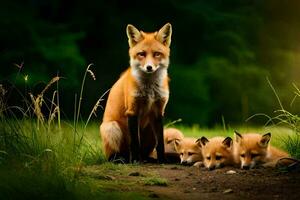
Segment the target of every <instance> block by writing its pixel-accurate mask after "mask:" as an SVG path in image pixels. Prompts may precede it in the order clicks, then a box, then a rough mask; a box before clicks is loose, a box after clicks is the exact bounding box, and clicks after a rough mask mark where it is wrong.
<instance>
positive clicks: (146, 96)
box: [132, 69, 169, 114]
mask: <svg viewBox="0 0 300 200" xmlns="http://www.w3.org/2000/svg"><path fill="white" fill-rule="evenodd" d="M133 75H134V77H135V78H136V80H137V83H138V87H137V89H136V90H135V91H133V94H132V95H133V96H134V97H136V98H142V99H143V100H144V101H145V105H144V109H143V110H144V112H145V111H149V110H150V109H151V107H152V106H153V104H154V103H155V102H156V101H159V100H161V99H163V98H165V99H168V97H169V91H168V90H167V89H165V88H164V87H163V83H164V80H165V78H167V70H166V69H159V70H157V71H156V72H154V73H153V74H145V73H144V72H141V71H134V72H133ZM144 114H145V113H144Z"/></svg>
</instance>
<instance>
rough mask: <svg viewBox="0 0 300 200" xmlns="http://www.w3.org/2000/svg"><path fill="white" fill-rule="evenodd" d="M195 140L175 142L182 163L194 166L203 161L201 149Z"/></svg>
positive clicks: (186, 139)
mask: <svg viewBox="0 0 300 200" xmlns="http://www.w3.org/2000/svg"><path fill="white" fill-rule="evenodd" d="M196 141H197V140H196V139H195V138H183V139H182V140H180V141H179V140H176V141H175V148H176V151H177V153H179V156H180V163H181V164H183V165H192V164H194V163H196V162H200V161H202V154H201V147H200V145H199V143H198V142H196Z"/></svg>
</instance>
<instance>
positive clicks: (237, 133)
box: [233, 130, 241, 135]
mask: <svg viewBox="0 0 300 200" xmlns="http://www.w3.org/2000/svg"><path fill="white" fill-rule="evenodd" d="M233 132H234V133H235V134H236V135H241V134H240V133H239V132H238V131H237V130H234V131H233Z"/></svg>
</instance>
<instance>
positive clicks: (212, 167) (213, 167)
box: [208, 166, 216, 170]
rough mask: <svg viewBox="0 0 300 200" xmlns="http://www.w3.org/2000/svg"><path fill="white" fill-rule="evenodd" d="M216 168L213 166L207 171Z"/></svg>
mask: <svg viewBox="0 0 300 200" xmlns="http://www.w3.org/2000/svg"><path fill="white" fill-rule="evenodd" d="M215 168H216V167H215V166H210V167H209V168H208V169H209V170H214V169H215Z"/></svg>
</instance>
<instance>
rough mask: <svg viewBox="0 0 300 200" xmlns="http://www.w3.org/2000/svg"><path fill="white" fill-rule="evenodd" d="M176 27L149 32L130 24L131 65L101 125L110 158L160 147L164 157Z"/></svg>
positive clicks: (135, 157)
mask: <svg viewBox="0 0 300 200" xmlns="http://www.w3.org/2000/svg"><path fill="white" fill-rule="evenodd" d="M171 35H172V27H171V24H169V23H167V24H166V25H164V26H163V27H162V28H161V29H160V30H159V31H157V32H153V33H145V32H143V31H139V30H138V29H136V28H135V27H134V26H132V25H128V26H127V36H128V43H129V56H130V67H129V68H128V69H127V70H126V71H125V72H124V73H123V74H122V75H121V77H120V78H119V80H117V82H116V83H115V84H114V85H113V87H112V88H111V90H110V93H109V96H108V99H107V103H106V108H105V111H104V116H103V122H102V124H101V126H100V132H101V137H102V141H103V147H104V153H105V155H106V157H107V158H108V159H109V160H112V159H114V158H116V157H121V158H123V159H125V162H135V161H142V160H144V159H147V158H148V156H149V154H150V153H151V152H152V151H153V149H154V148H155V147H156V150H157V157H158V160H159V162H163V161H164V141H163V116H164V110H165V107H166V104H167V102H168V99H169V85H168V80H169V78H168V74H167V69H168V66H169V55H170V44H171Z"/></svg>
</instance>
